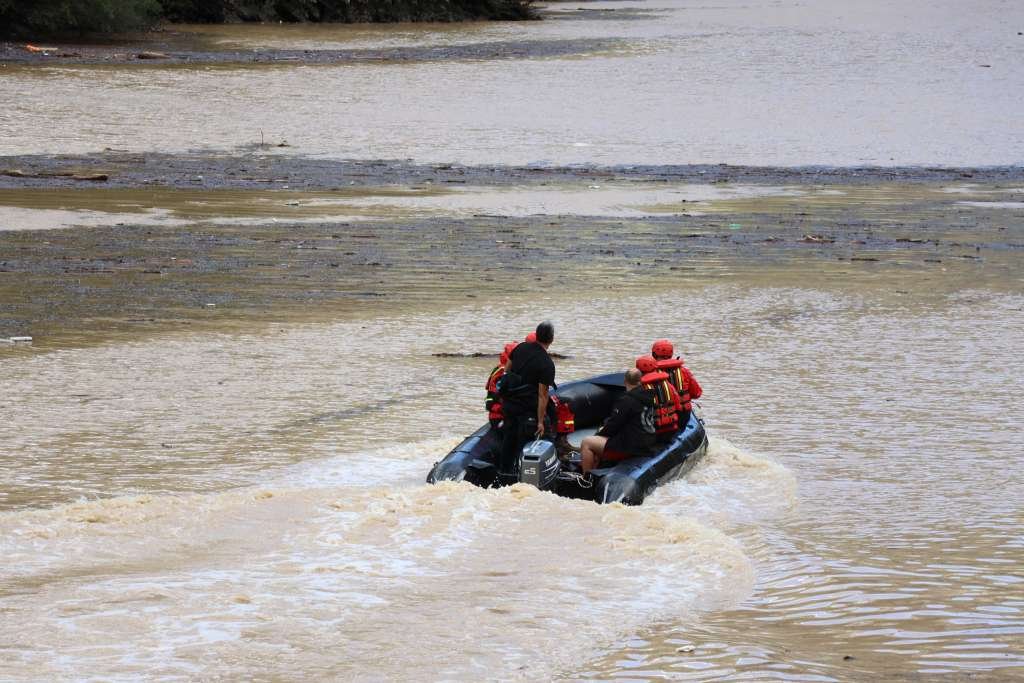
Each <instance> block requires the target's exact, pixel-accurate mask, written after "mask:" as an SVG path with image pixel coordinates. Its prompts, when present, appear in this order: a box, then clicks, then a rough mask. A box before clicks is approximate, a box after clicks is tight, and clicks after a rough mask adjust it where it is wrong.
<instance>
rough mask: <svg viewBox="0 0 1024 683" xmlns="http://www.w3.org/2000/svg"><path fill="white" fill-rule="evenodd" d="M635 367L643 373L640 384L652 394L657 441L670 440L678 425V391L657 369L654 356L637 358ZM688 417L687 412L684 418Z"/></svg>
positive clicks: (680, 402) (662, 372)
mask: <svg viewBox="0 0 1024 683" xmlns="http://www.w3.org/2000/svg"><path fill="white" fill-rule="evenodd" d="M636 369H637V370H639V371H640V372H642V373H643V376H642V377H641V378H640V384H641V385H642V386H643V388H644V389H647V390H648V391H650V392H652V393H653V394H654V426H655V431H656V433H657V435H658V441H659V442H662V443H664V442H667V441H670V440H671V439H672V437H673V436H675V433H676V432H678V431H679V427H680V413H681V412H682V410H683V406H682V400H681V399H680V397H679V392H678V391H676V388H675V387H674V386H673V385H672V382H670V381H669V375H668V373H667V372H665V371H663V370H660V369H659V366H658V361H656V360H654V356H640V357H639V358H637V359H636ZM689 417H690V416H689V414H687V415H686V418H687V419H689Z"/></svg>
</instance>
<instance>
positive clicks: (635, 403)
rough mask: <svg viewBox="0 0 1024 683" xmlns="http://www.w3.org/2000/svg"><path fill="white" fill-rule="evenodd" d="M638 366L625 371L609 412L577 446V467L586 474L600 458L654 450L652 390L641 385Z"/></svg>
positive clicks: (623, 456)
mask: <svg viewBox="0 0 1024 683" xmlns="http://www.w3.org/2000/svg"><path fill="white" fill-rule="evenodd" d="M642 377H643V375H642V374H641V373H640V371H639V370H636V369H630V370H627V371H626V376H625V378H624V380H623V382H624V384H625V385H626V393H625V394H623V395H622V396H620V397H619V400H618V401H616V402H615V406H614V407H613V408H612V413H611V415H609V416H608V419H607V420H606V421H605V423H604V425H603V426H602V427H601V429H599V430H598V431H597V434H595V435H593V436H588V437H586V438H584V439H583V443H582V444H581V447H580V453H581V458H580V469H582V470H583V473H584V474H586V473H587V472H589V471H590V470H592V469H594V468H595V467H597V466H598V465H599V464H600V463H601V461H602V460H610V461H615V462H617V461H619V460H625V459H626V458H635V457H640V456H647V455H654V453H655V452H656V451H657V435H656V432H657V428H656V427H655V424H654V423H655V417H654V392H653V391H651V390H649V389H645V388H644V387H643V386H642V385H641V383H640V380H641V378H642Z"/></svg>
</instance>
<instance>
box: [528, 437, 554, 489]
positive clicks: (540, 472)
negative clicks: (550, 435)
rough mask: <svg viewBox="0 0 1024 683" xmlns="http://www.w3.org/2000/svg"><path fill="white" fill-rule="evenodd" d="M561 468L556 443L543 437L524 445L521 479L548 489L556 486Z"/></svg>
mask: <svg viewBox="0 0 1024 683" xmlns="http://www.w3.org/2000/svg"><path fill="white" fill-rule="evenodd" d="M561 469H562V464H561V461H560V460H559V459H558V451H557V450H556V449H555V444H553V443H551V442H550V441H545V440H543V439H542V440H539V441H531V442H529V443H528V444H526V445H525V446H523V451H522V453H521V454H520V456H519V481H521V482H523V483H524V484H531V485H532V486H536V487H537V488H539V489H541V490H542V491H546V490H548V489H550V488H552V486H554V483H555V480H556V479H557V478H558V473H559V472H560V471H561Z"/></svg>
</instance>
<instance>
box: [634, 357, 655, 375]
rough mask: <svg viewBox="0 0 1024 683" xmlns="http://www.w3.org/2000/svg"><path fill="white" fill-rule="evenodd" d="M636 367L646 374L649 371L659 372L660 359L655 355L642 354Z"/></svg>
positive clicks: (637, 360)
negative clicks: (657, 359)
mask: <svg viewBox="0 0 1024 683" xmlns="http://www.w3.org/2000/svg"><path fill="white" fill-rule="evenodd" d="M636 369H637V370H639V371H640V372H642V373H644V374H645V375H646V374H647V373H648V372H657V370H658V361H656V360H654V357H653V356H640V357H638V358H637V359H636Z"/></svg>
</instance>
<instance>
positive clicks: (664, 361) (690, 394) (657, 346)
mask: <svg viewBox="0 0 1024 683" xmlns="http://www.w3.org/2000/svg"><path fill="white" fill-rule="evenodd" d="M674 351H675V349H673V348H672V342H670V341H669V340H668V339H659V340H657V341H656V342H654V343H653V344H652V345H651V355H652V356H654V359H655V360H657V361H658V369H659V370H663V371H665V372H667V373H668V376H669V381H670V382H672V386H674V387H675V388H676V391H677V392H679V398H680V400H681V402H682V414H681V415H680V425H682V426H685V425H686V423H687V422H688V421H689V419H690V410H691V407H692V406H691V403H690V401H691V400H696V399H698V398H700V397H701V394H703V393H704V390H703V389H701V387H700V383H699V382H697V378H696V377H694V376H693V373H692V372H690V368H688V367H686V365H685V363H684V361H683V359H682V358H679V357H676V358H673V357H672V354H673V353H674Z"/></svg>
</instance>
